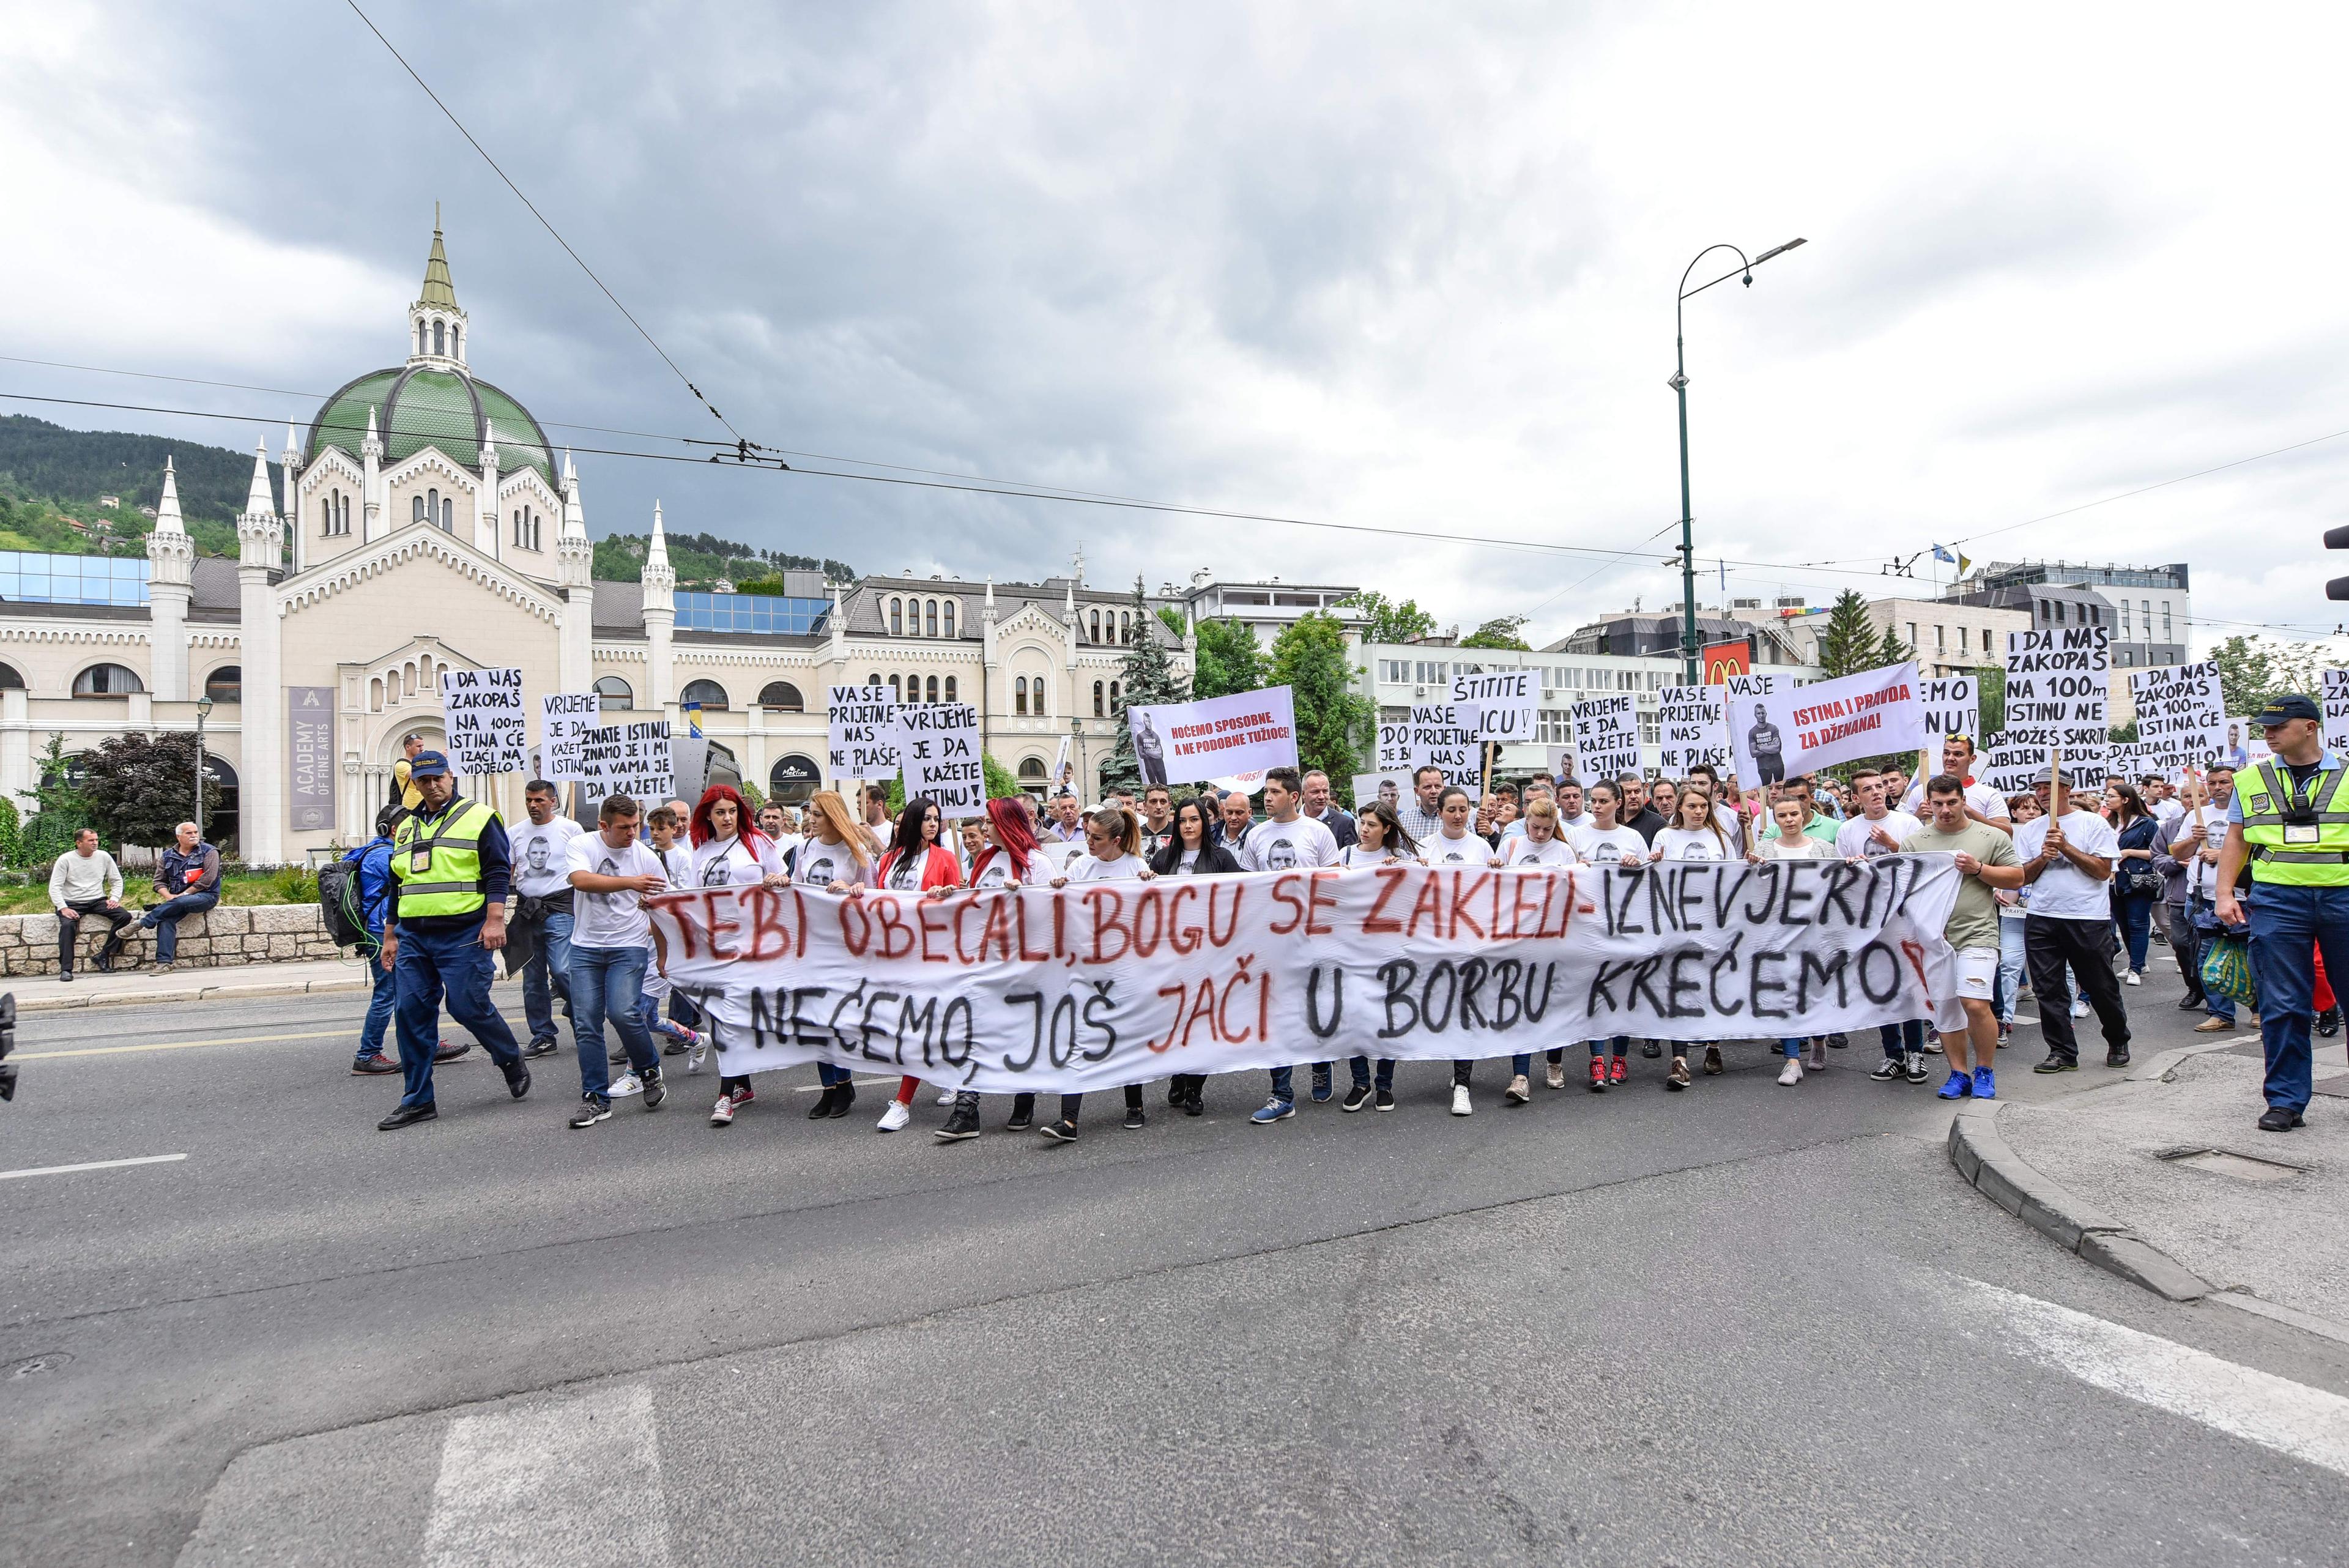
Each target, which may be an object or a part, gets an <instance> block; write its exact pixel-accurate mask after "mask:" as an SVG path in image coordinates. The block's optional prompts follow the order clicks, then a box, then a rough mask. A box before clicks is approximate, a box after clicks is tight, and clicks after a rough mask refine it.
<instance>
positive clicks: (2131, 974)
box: [2121, 970, 2145, 985]
mask: <svg viewBox="0 0 2349 1568" xmlns="http://www.w3.org/2000/svg"><path fill="white" fill-rule="evenodd" d="M2121 983H2122V984H2123V985H2143V984H2144V983H2145V976H2143V975H2141V974H2139V973H2137V971H2135V970H2131V971H2128V973H2127V974H2125V975H2123V976H2121Z"/></svg>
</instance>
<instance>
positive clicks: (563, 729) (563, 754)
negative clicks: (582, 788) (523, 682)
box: [538, 691, 603, 784]
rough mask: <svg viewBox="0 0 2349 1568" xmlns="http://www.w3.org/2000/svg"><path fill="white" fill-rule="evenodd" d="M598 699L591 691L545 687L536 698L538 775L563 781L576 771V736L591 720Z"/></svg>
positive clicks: (589, 726) (599, 707)
mask: <svg viewBox="0 0 2349 1568" xmlns="http://www.w3.org/2000/svg"><path fill="white" fill-rule="evenodd" d="M602 711H603V704H602V700H601V699H600V698H598V697H597V696H596V695H595V693H594V692H593V691H549V692H547V693H546V694H545V695H544V696H543V697H541V698H540V699H539V700H538V737H539V754H538V776H539V777H541V778H543V779H544V780H546V781H547V782H548V783H550V784H564V783H565V782H568V781H570V780H573V779H577V778H582V777H585V774H582V773H581V771H580V760H579V737H580V736H581V735H583V734H585V732H587V731H588V730H590V729H593V728H594V727H595V720H596V716H597V715H598V714H600V713H601V712H602Z"/></svg>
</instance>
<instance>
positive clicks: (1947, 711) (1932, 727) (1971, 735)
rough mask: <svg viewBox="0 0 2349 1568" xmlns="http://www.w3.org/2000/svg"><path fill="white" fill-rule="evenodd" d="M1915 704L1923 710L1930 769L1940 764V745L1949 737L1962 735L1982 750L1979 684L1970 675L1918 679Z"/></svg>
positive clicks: (1975, 747)
mask: <svg viewBox="0 0 2349 1568" xmlns="http://www.w3.org/2000/svg"><path fill="white" fill-rule="evenodd" d="M1917 702H1918V705H1919V706H1920V707H1921V708H1923V709H1924V710H1925V744H1926V749H1927V750H1929V751H1930V752H1931V753H1933V762H1934V766H1935V767H1936V768H1937V769H1938V768H1939V767H1940V758H1941V751H1940V746H1941V742H1943V741H1945V740H1947V739H1949V738H1950V737H1951V735H1963V736H1964V737H1965V738H1966V739H1967V740H1969V741H1971V742H1973V743H1974V749H1975V750H1976V751H1980V750H1982V682H1981V681H1980V680H1976V679H1975V678H1974V677H1972V676H1971V675H1945V676H1940V677H1938V678H1933V679H1924V678H1920V680H1918V682H1917Z"/></svg>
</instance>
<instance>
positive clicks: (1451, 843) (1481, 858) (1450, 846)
mask: <svg viewBox="0 0 2349 1568" xmlns="http://www.w3.org/2000/svg"><path fill="white" fill-rule="evenodd" d="M1419 857H1420V858H1421V859H1422V860H1424V861H1426V862H1427V863H1428V864H1429V865H1430V866H1488V865H1490V864H1492V860H1493V846H1491V845H1489V844H1487V843H1485V841H1484V840H1483V839H1481V838H1479V837H1477V836H1475V834H1473V833H1464V834H1462V835H1461V836H1459V837H1457V838H1447V837H1445V836H1444V835H1443V834H1441V833H1434V834H1430V835H1429V836H1427V837H1425V838H1423V839H1421V840H1420V841H1419Z"/></svg>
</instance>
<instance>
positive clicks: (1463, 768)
mask: <svg viewBox="0 0 2349 1568" xmlns="http://www.w3.org/2000/svg"><path fill="white" fill-rule="evenodd" d="M1411 763H1412V768H1413V771H1414V772H1416V771H1417V770H1418V769H1420V768H1427V767H1432V768H1438V769H1441V770H1442V771H1443V774H1444V787H1445V788H1447V789H1449V788H1451V787H1452V786H1453V785H1454V784H1457V785H1458V786H1459V787H1460V788H1462V789H1464V790H1466V791H1467V792H1468V798H1469V799H1470V800H1482V799H1483V798H1484V795H1485V749H1484V748H1483V747H1482V746H1480V745H1478V744H1477V743H1476V737H1475V735H1474V734H1472V733H1470V732H1469V729H1468V726H1467V725H1466V724H1465V723H1464V722H1462V721H1461V718H1460V711H1459V710H1458V709H1457V708H1455V707H1454V706H1453V704H1451V703H1449V702H1421V703H1416V704H1414V705H1413V708H1412V711H1411Z"/></svg>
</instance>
